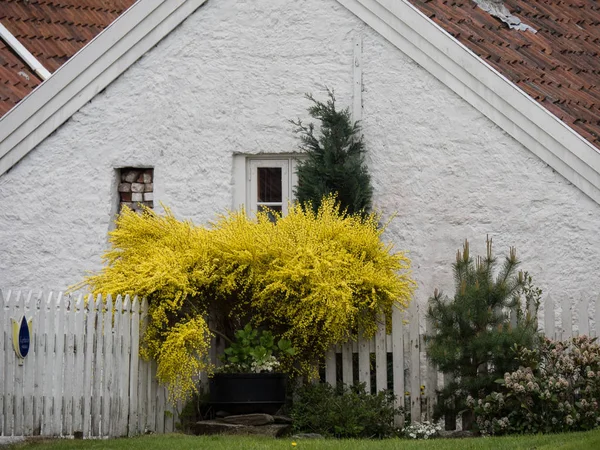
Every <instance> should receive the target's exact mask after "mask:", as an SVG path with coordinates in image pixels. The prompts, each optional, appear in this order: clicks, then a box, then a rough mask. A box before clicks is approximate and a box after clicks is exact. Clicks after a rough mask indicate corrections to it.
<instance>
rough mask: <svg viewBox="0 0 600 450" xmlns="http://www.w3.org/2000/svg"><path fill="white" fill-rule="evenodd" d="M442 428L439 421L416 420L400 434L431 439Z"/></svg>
mask: <svg viewBox="0 0 600 450" xmlns="http://www.w3.org/2000/svg"><path fill="white" fill-rule="evenodd" d="M442 429H443V428H442V424H441V422H438V423H433V422H428V421H425V422H423V423H419V422H416V423H413V424H410V425H408V426H407V427H405V428H404V429H403V430H402V434H404V436H406V437H407V438H410V439H431V438H433V437H435V436H437V435H438V434H439V432H440V431H442Z"/></svg>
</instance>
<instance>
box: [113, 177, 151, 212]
mask: <svg viewBox="0 0 600 450" xmlns="http://www.w3.org/2000/svg"><path fill="white" fill-rule="evenodd" d="M118 176H119V212H121V209H123V206H127V207H129V208H131V209H133V210H134V211H141V210H142V205H144V206H147V207H149V208H154V169H149V168H139V167H138V168H136V167H124V168H122V169H119V175H118Z"/></svg>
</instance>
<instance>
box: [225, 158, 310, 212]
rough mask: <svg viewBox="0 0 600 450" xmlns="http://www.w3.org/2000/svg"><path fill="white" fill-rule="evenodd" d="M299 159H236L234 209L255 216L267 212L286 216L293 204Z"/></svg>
mask: <svg viewBox="0 0 600 450" xmlns="http://www.w3.org/2000/svg"><path fill="white" fill-rule="evenodd" d="M299 158H302V155H235V156H234V205H233V206H234V208H235V209H238V208H240V207H242V206H243V207H245V208H246V212H247V213H248V214H250V215H255V214H256V213H257V212H258V211H262V210H265V209H270V210H273V211H277V212H280V213H281V214H282V215H283V216H285V215H286V214H287V212H288V204H289V203H290V202H293V201H294V186H296V184H297V182H298V180H297V176H296V167H297V164H298V160H299Z"/></svg>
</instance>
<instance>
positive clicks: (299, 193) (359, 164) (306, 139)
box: [292, 91, 373, 215]
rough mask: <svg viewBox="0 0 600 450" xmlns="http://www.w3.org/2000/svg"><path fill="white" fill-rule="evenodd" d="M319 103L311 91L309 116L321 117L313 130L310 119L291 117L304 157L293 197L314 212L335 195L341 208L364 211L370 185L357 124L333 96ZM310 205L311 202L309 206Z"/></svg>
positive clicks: (352, 211) (367, 205)
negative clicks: (317, 128) (305, 121)
mask: <svg viewBox="0 0 600 450" xmlns="http://www.w3.org/2000/svg"><path fill="white" fill-rule="evenodd" d="M328 92H329V100H327V102H326V103H322V102H320V101H317V100H315V99H314V97H313V96H312V95H310V94H307V96H306V97H307V98H308V99H309V100H310V101H311V102H312V106H311V107H310V108H309V109H308V112H309V114H310V116H311V117H312V118H314V119H316V120H318V121H320V123H321V125H320V129H319V133H318V134H316V132H315V126H314V124H313V123H310V124H308V125H305V124H303V123H302V121H301V120H300V119H298V120H297V121H292V123H293V124H294V125H295V126H296V130H295V131H296V133H298V134H299V136H300V140H301V146H300V148H301V149H302V150H303V152H304V153H305V154H306V156H307V159H306V160H305V161H301V162H300V163H299V165H298V171H297V175H298V186H297V187H296V188H295V191H294V193H295V195H296V199H297V200H298V202H300V204H302V205H305V206H307V207H312V208H313V210H314V211H315V212H316V211H318V209H319V206H320V204H321V200H322V199H323V198H326V197H328V196H329V195H332V194H333V195H335V196H336V197H337V199H338V201H339V203H340V206H341V208H340V209H341V212H343V213H347V214H350V215H353V214H362V215H367V214H368V212H369V211H370V209H371V198H372V196H373V187H372V186H371V177H370V175H369V172H368V170H367V166H366V165H365V161H364V153H365V145H364V142H363V138H362V135H361V130H360V126H359V124H358V123H357V122H352V119H351V115H350V110H349V109H348V108H346V109H343V110H338V109H336V104H335V96H334V94H333V92H332V91H328ZM309 205H310V206H309Z"/></svg>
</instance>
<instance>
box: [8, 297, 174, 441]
mask: <svg viewBox="0 0 600 450" xmlns="http://www.w3.org/2000/svg"><path fill="white" fill-rule="evenodd" d="M147 311H148V305H147V302H146V301H143V302H142V303H141V305H140V302H139V301H138V299H137V297H136V298H134V299H133V301H132V300H131V299H130V298H129V296H126V297H124V298H122V297H121V296H117V297H116V298H115V299H114V303H113V298H112V297H111V296H107V297H106V298H105V299H102V298H101V297H100V296H98V297H96V298H94V297H92V296H87V297H85V298H84V297H83V296H81V295H80V296H77V297H70V296H64V295H62V294H61V293H58V294H53V293H50V294H46V295H42V294H34V293H32V292H29V293H28V294H22V293H14V292H13V293H11V292H10V291H8V292H7V293H5V294H4V295H3V293H2V291H0V336H1V337H2V343H1V344H0V364H1V366H2V368H1V369H0V374H1V375H2V378H1V379H0V436H32V435H42V436H70V435H74V434H78V433H81V434H82V435H83V437H106V436H111V437H115V436H128V435H129V436H132V435H137V434H140V433H144V432H145V431H154V432H158V433H162V432H169V431H173V430H174V426H175V423H176V421H177V413H176V411H175V409H174V408H173V407H172V406H171V405H169V404H168V402H167V400H166V391H165V388H164V387H162V386H159V385H158V383H157V381H156V364H155V363H150V362H146V361H144V360H142V359H140V358H139V354H138V351H139V337H140V326H143V324H144V322H145V321H146V316H147ZM23 315H25V317H26V319H27V321H29V320H30V319H31V320H32V335H31V343H30V349H29V354H28V355H27V357H26V358H25V359H24V361H23V364H22V365H19V363H18V358H17V356H16V354H15V351H14V350H13V338H12V323H11V319H14V320H20V318H21V317H22V316H23Z"/></svg>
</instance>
